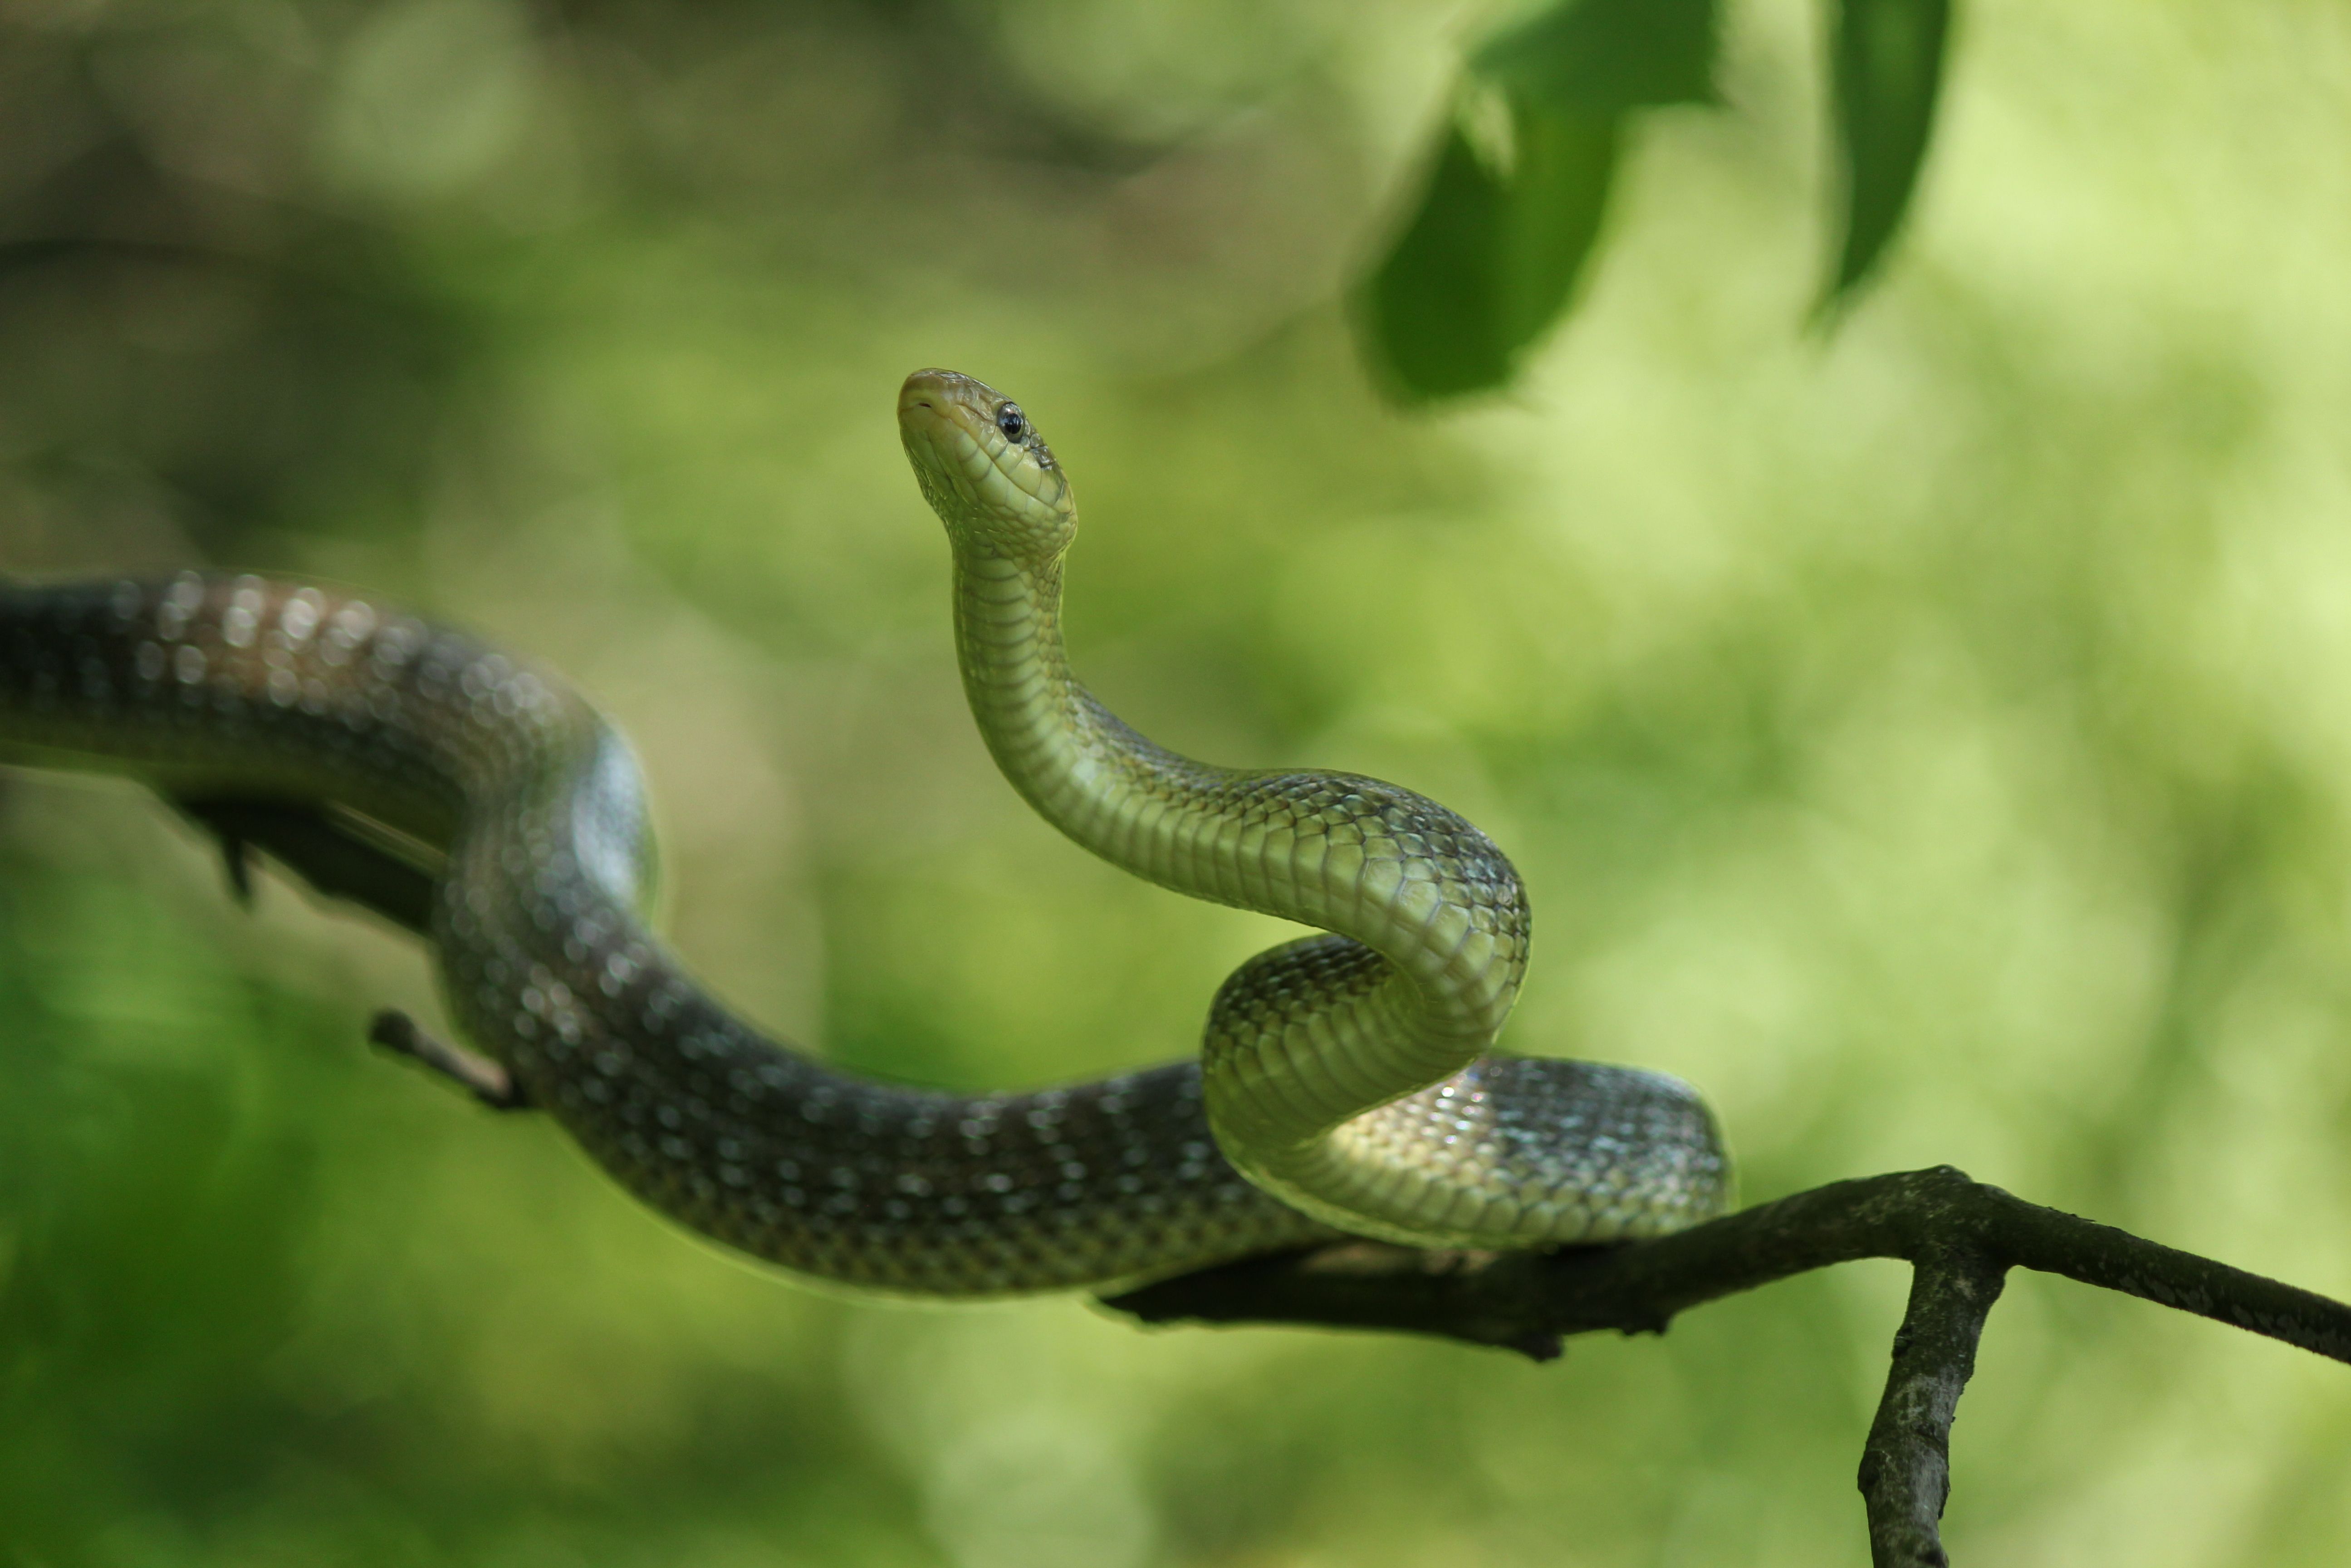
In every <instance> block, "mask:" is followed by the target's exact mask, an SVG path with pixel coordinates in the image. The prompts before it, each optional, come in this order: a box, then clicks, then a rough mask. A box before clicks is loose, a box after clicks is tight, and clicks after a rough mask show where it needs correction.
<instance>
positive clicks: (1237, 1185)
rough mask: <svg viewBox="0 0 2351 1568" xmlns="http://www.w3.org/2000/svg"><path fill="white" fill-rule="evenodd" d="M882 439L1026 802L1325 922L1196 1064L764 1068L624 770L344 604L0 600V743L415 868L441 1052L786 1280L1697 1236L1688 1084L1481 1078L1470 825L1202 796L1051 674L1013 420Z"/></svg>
mask: <svg viewBox="0 0 2351 1568" xmlns="http://www.w3.org/2000/svg"><path fill="white" fill-rule="evenodd" d="M899 423H900V430H901V434H902V435H903V437H904V443H905V446H906V450H907V454H908V456H909V458H910V460H911V461H912V463H913V465H914V473H915V476H916V478H917V480H918V481H919V482H920V485H921V487H922V489H923V492H924V495H925V497H926V498H927V499H928V500H929V501H930V503H931V505H932V507H933V508H934V509H935V511H936V512H937V513H938V514H939V517H940V518H941V520H942V521H943V522H945V524H946V530H947V535H948V538H949V541H950V544H951V546H952V549H953V555H954V560H955V615H956V644H957V650H958V656H959V658H960V661H961V664H962V669H963V674H964V682H965V687H966V691H967V695H968V696H969V698H970V702H971V707H972V712H973V714H974V716H975V717H976V718H977V721H978V724H979V727H980V730H981V732H982V734H983V736H984V737H985V738H986V739H987V745H988V747H989V749H990V750H991V752H992V753H993V754H994V756H995V757H996V758H997V761H998V764H999V765H1000V766H1001V768H1003V770H1004V772H1005V774H1006V776H1007V777H1008V779H1010V780H1011V782H1012V783H1013V785H1014V787H1015V788H1017V789H1019V791H1020V792H1021V794H1022V795H1023V796H1025V797H1026V798H1027V799H1028V800H1029V802H1030V803H1031V804H1032V805H1033V806H1035V807H1036V808H1037V810H1040V812H1041V813H1043V815H1044V816H1045V817H1046V818H1047V819H1048V820H1049V821H1052V822H1053V823H1054V824H1055V826H1057V827H1059V828H1060V829H1061V831H1064V832H1065V833H1067V834H1068V835H1069V836H1070V837H1071V838H1072V839H1074V840H1076V841H1078V842H1079V843H1080V844H1081V845H1083V846H1084V847H1085V848H1087V849H1089V850H1091V851H1092V852H1094V853H1096V854H1098V855H1101V856H1102V857H1104V858H1105V859H1107V860H1109V861H1111V862H1113V863H1115V864H1117V865H1120V866H1122V867H1123V868H1125V869H1126V870H1128V871H1130V872H1133V873H1135V874H1137V875H1139V876H1143V877H1145V878H1147V879H1149V880H1151V881H1153V882H1155V883H1160V884H1162V885H1164V886H1166V887H1169V888H1173V889H1175V890H1176V891H1178V892H1182V893H1186V894H1191V895H1193V896H1196V897H1200V898H1205V899H1210V900H1214V901H1216V902H1219V903H1223V904H1236V905H1239V906H1242V907H1246V908H1251V909H1257V910H1262V911H1265V912H1267V913H1270V914H1273V915H1282V916H1286V917H1288V918H1290V919H1294V920H1298V921H1301V922H1302V923H1305V924H1308V925H1315V926H1319V927H1321V928H1322V931H1323V932H1324V933H1325V934H1324V935H1321V936H1311V937H1307V938H1305V939H1303V940H1301V941H1297V942H1291V943H1288V944H1285V945H1283V946H1280V947H1276V948H1274V949H1272V950H1271V951H1270V952H1268V953H1265V954H1261V955H1259V956H1258V957H1257V958H1255V959H1252V960H1251V961H1250V962H1249V963H1248V964H1246V965H1244V966H1243V967H1241V969H1240V970H1239V971H1238V972H1237V973H1236V974H1234V975H1233V976H1232V977H1230V978H1229V979H1228V980H1227V981H1226V983H1225V985H1224V987H1223V988H1222V990H1221V991H1220V992H1219V993H1218V994H1217V998H1216V1001H1215V1003H1214V1005H1213V1007H1212V1009H1211V1011H1210V1017H1209V1022H1208V1027H1207V1036H1206V1043H1205V1048H1204V1051H1203V1055H1202V1059H1201V1061H1199V1062H1196V1063H1195V1062H1181V1063H1175V1064H1172V1065H1168V1066H1164V1067H1157V1068H1152V1069H1148V1070H1144V1071H1135V1072H1129V1073H1123V1074H1120V1075H1118V1076H1115V1077H1111V1078H1104V1079H1100V1080H1096V1081H1092V1082H1084V1083H1077V1084H1071V1085H1068V1086H1064V1087H1060V1088H1053V1089H1047V1090H1042V1091H1038V1092H1027V1093H1006V1094H987V1095H964V1094H951V1093H945V1092H928V1091H924V1090H920V1089H911V1088H905V1087H902V1086H898V1085H894V1084H888V1083H882V1082H872V1081H868V1080H864V1079H861V1078H858V1077H855V1076H852V1075H850V1074H846V1073H843V1072H841V1071H836V1070H834V1069H832V1068H830V1067H828V1066H826V1065H824V1064H823V1063H821V1062H820V1061H817V1060H815V1059H813V1058H811V1057H810V1056H808V1055H806V1054H804V1053H802V1052H799V1051H795V1050H793V1049H791V1048H789V1047H787V1046H784V1045H781V1044H778V1043H777V1042H775V1041H773V1040H768V1039H767V1038H766V1037H764V1036H763V1035H761V1034H760V1033H759V1032H758V1030H755V1029H753V1028H752V1027H751V1026H749V1025H748V1024H747V1023H745V1022H743V1021H741V1020H740V1019H737V1018H735V1017H734V1016H732V1015H731V1014H730V1013H728V1012H727V1011H726V1009H725V1008H724V1007H723V1006H721V1005H720V1003H719V1002H718V1001H717V1000H716V999H715V998H712V997H711V996H710V995H708V994H707V993H706V992H705V991H704V990H702V989H701V988H699V987H698V986H696V985H695V983H694V981H693V980H691V979H690V978H689V977H687V976H686V974H685V973H684V969H683V968H682V967H680V965H679V964H678V962H677V961H676V960H675V959H674V957H673V956H671V955H670V954H669V953H668V952H667V950H666V949H665V948H664V946H662V945H661V943H660V942H659V941H658V940H657V939H656V938H655V937H654V936H653V934H652V933H651V932H650V930H649V929H648V928H647V926H646V925H645V922H644V918H643V909H642V904H643V899H644V895H645V892H646V887H647V882H648V876H649V866H650V857H651V839H650V830H649V827H648V821H647V816H646V810H645V803H644V798H643V784H642V782H641V777H640V774H639V771H638V768H637V765H636V763H635V760H634V758H632V755H631V753H630V750H629V748H628V746H627V743H626V742H625V741H624V740H623V739H622V737H621V736H620V735H619V734H618V733H617V732H616V731H615V730H614V729H612V727H611V726H610V725H608V724H607V723H606V722H605V721H604V720H603V719H602V718H601V717H600V716H598V715H597V714H596V712H595V711H594V710H593V709H592V708H590V706H588V705H587V703H586V702H585V701H583V700H582V699H581V698H580V696H579V695H576V694H575V693H573V692H572V691H571V690H570V688H569V686H567V685H564V684H563V683H562V682H561V681H560V680H559V678H557V677H556V676H555V675H553V674H551V673H549V672H548V671H546V670H543V669H540V668H538V667H536V666H533V665H532V664H528V663H527V662H525V661H521V660H517V659H514V658H511V657H509V656H507V655H506V654H503V653H498V652H497V651H496V650H494V649H491V648H489V647H486V646H485V645H484V644H482V643H478V642H476V641H475V640H473V639H472V638H470V637H467V636H465V635H464V634H462V633H460V632H453V631H450V630H447V629H444V628H441V627H437V626H434V625H431V624H429V623H427V622H423V621H420V620H417V619H415V618H413V617H411V616H408V615H405V614H402V613H400V612H397V611H394V610H392V609H389V608H387V607H385V606H383V605H381V604H379V603H377V602H375V601H371V600H368V599H364V598H360V597H357V596H353V595H350V594H349V593H344V592H340V591H328V590H326V589H323V588H320V587H318V586H314V585H308V584H304V583H299V582H292V581H285V580H275V579H267V578H261V577H255V576H242V577H232V576H226V575H205V574H199V573H193V572H188V573H183V574H181V575H179V576H177V577H175V578H172V579H170V580H163V581H152V582H141V581H122V582H107V583H95V584H67V585H25V584H10V585H7V586H5V587H0V748H5V754H6V755H7V756H8V757H9V758H12V759H14V760H17V761H20V762H27V763H31V764H34V765H37V766H46V767H67V768H102V769H110V770H114V771H120V772H127V773H129V774H131V776H132V777H134V778H137V779H141V780H143V781H145V782H147V783H149V784H151V785H153V786H154V787H156V788H157V789H162V790H164V791H166V792H169V793H172V794H176V795H180V796H183V797H187V796H193V795H203V794H210V795H214V796H235V797H243V798H249V799H256V800H286V801H298V802H307V803H322V804H331V805H333V806H334V807H336V808H338V809H340V810H346V811H349V812H352V813H357V814H358V815H360V816H361V817H363V818H365V819H369V820H371V821H375V822H378V823H381V824H382V825H384V826H386V827H389V828H391V829H392V830H395V831H397V832H399V833H401V834H404V835H407V836H409V837H410V838H413V839H414V840H416V841H421V842H423V843H424V844H426V845H429V846H432V847H433V848H434V849H437V850H439V851H441V852H443V854H444V860H443V862H442V863H441V866H440V869H439V871H438V873H437V880H436V881H435V883H434V894H433V907H432V915H431V923H430V924H431V930H430V936H431V940H432V942H433V946H434V951H435V955H436V956H437V959H438V962H439V970H440V975H441V978H442V982H443V986H444V993H445V995H446V998H447V1000H448V1004H449V1009H450V1011H451V1014H452V1016H453V1017H454V1019H455V1021H456V1022H457V1024H458V1026H459V1027H460V1028H461V1030H463V1031H464V1033H465V1035H466V1036H467V1037H468V1038H469V1039H470V1040H472V1041H473V1042H474V1043H475V1044H476V1045H477V1046H479V1047H480V1048H481V1049H482V1050H484V1051H487V1052H488V1053H489V1054H490V1055H491V1056H493V1057H495V1058H496V1061H498V1062H500V1063H502V1064H503V1065H504V1066H505V1068H506V1069H507V1071H508V1072H509V1073H510V1074H511V1075H512V1077H513V1079H514V1081H515V1082H516V1083H517V1086H518V1088H519V1089H520V1090H521V1091H522V1092H523V1093H524V1094H525V1095H526V1096H527V1097H528V1101H529V1103H532V1104H534V1105H537V1106H539V1107H542V1108H544V1109H545V1110H547V1111H548V1112H549V1113H552V1114H553V1115H554V1116H555V1117H556V1118H557V1120H558V1121H559V1122H560V1123H561V1124H562V1125H563V1126H564V1127H565V1128H566V1129H567V1130H568V1131H569V1133H570V1134H571V1135H572V1136H573V1137H574V1138H575V1139H577V1140H578V1142H579V1143H580V1145H581V1146H582V1147H583V1148H584V1149H585V1150H586V1151H587V1152H588V1153H589V1154H590V1155H591V1156H592V1157H593V1158H594V1159H595V1160H596V1161H597V1162H598V1163H599V1164H601V1165H602V1166H604V1167H605V1168H606V1169H607V1170H609V1171H610V1172H611V1173H612V1175H613V1176H615V1177H617V1178H618V1179H619V1180H620V1181H621V1182H622V1184H623V1185H624V1186H626V1187H628V1188H629V1189H630V1190H631V1191H632V1192H633V1193H635V1194H636V1195H637V1196H639V1197H642V1198H643V1199H644V1200H645V1201H646V1202H648V1203H651V1204H652V1205H653V1206H654V1207H658V1208H660V1209H662V1210H663V1211H664V1212H666V1213H667V1214H669V1215H671V1216H673V1217H674V1218H677V1219H678V1220H680V1221H682V1222H684V1224H686V1225H689V1226H691V1227H693V1228H695V1229H697V1230H700V1231H702V1232H705V1234H707V1235H709V1236H712V1237H714V1238H716V1239H718V1240H720V1241H723V1242H725V1243H726V1244H727V1245H729V1246H732V1247H735V1248H737V1249H741V1250H743V1251H745V1252H747V1253H750V1254H752V1255H755V1256H757V1257H759V1258H763V1259H766V1260H771V1261H773V1262H775V1263H777V1264H779V1265H781V1266H783V1267H784V1268H786V1269H789V1270H794V1271H797V1272H800V1273H804V1274H808V1275H812V1276H818V1277H821V1278H825V1279H829V1280H832V1281H840V1282H841V1283H845V1284H850V1285H853V1286H858V1287H862V1288H866V1289H870V1290H878V1291H893V1292H900V1293H912V1294H922V1295H934V1296H985V1295H1000V1294H1008V1293H1014V1292H1021V1291H1049V1290H1059V1289H1069V1288H1076V1287H1089V1286H1091V1287H1097V1288H1100V1287H1108V1286H1113V1285H1118V1284H1124V1283H1129V1282H1134V1281H1142V1280H1146V1279H1150V1278H1154V1277H1158V1276H1164V1275H1168V1274H1172V1273H1177V1272H1181V1271H1184V1270H1191V1269H1196V1268H1201V1267H1205V1266H1207V1265H1210V1264H1214V1263H1217V1262H1221V1261H1226V1260H1232V1259H1236V1258H1239V1257H1244V1256H1248V1255H1249V1254H1252V1253H1257V1252H1262V1251H1267V1250H1272V1249H1280V1248H1284V1247H1290V1246H1298V1245H1302V1244H1306V1243H1310V1242H1313V1241H1317V1240H1322V1239H1330V1238H1332V1237H1333V1236H1338V1235H1346V1234H1357V1235H1365V1236H1373V1237H1378V1238H1383V1239H1391V1240H1395V1241H1401V1242H1405V1243H1409V1244H1418V1245H1432V1246H1472V1247H1541V1246H1551V1245H1559V1244H1564V1243H1571V1242H1583V1241H1602V1240H1616V1239H1631V1238H1637V1237H1642V1236H1650V1235H1656V1234H1660V1233H1663V1232H1665V1231H1668V1230H1671V1229H1675V1228H1679V1227H1682V1226H1685V1225H1688V1224H1691V1223H1694V1222H1696V1221H1698V1220H1700V1219H1703V1218H1708V1217H1710V1216H1711V1215H1713V1214H1715V1213H1717V1212H1719V1210H1720V1208H1721V1207H1723V1205H1724V1203H1725V1201H1726V1198H1727V1193H1728V1186H1729V1166H1728V1163H1727V1161H1726V1159H1725V1157H1724V1155H1723V1152H1722V1148H1721V1145H1720V1143H1719V1138H1718V1135H1717V1134H1716V1130H1715V1127H1714V1124H1713V1120H1712V1118H1711V1116H1710V1115H1709V1113H1708V1111H1707V1109H1706V1107H1705V1105H1704V1103H1702V1102H1701V1101H1699V1100H1698V1097H1697V1095H1696V1094H1695V1093H1694V1092H1692V1091H1691V1090H1689V1089H1688V1088H1687V1086H1686V1085H1684V1084H1682V1083H1680V1082H1677V1081H1676V1080H1674V1079H1671V1078H1667V1077H1665V1076H1663V1075H1660V1074H1656V1073H1650V1072H1646V1071H1635V1070H1632V1069H1626V1068H1615V1067H1604V1066H1597V1065H1593V1064H1589V1063H1582V1062H1571V1061H1551V1060H1541V1059H1531V1058H1523V1057H1514V1056H1509V1055H1504V1054H1499V1053H1498V1052H1496V1051H1494V1049H1493V1042H1494V1037H1495V1035H1496V1033H1497V1032H1498V1031H1499V1029H1500V1027H1501V1024H1502V1022H1503V1019H1505V1017H1506V1016H1507V1015H1508V1013H1509V1010H1510V1004H1511V1002H1512V1000H1513V999H1514V998H1515V996H1516V993H1517V988H1518V985H1519V981H1520V976H1521V974H1522V973H1523V970H1524V967H1525V957H1526V947H1527V930H1528V927H1527V916H1526V909H1525V904H1524V899H1523V896H1522V894H1521V892H1520V884H1519V881H1518V877H1517V875H1516V873H1514V872H1513V871H1512V870H1511V868H1510V863H1509V862H1508V861H1507V860H1505V859H1504V858H1503V856H1502V855H1501V853H1500V852H1499V851H1498V850H1496V849H1495V848H1494V846H1493V845H1492V844H1490V843H1489V842H1488V841H1487V840H1486V839H1485V837H1484V836H1483V835H1482V834H1480V833H1479V831H1477V829H1475V828H1474V827H1471V826H1470V825H1469V824H1468V823H1467V822H1465V821H1462V820H1461V819H1459V818H1458V817H1456V816H1455V815H1453V814H1452V813H1451V812H1449V811H1447V810H1445V809H1444V808H1443V807H1441V806H1438V805H1436V804H1435V803H1434V802H1431V801H1428V800H1424V799H1422V798H1420V797H1419V796H1416V795H1414V794H1412V793H1410V792H1409V791H1406V790H1404V789H1398V788H1396V787H1395V786H1394V785H1390V784H1385V783H1382V782H1380V781H1379V780H1376V779H1364V778H1359V777H1356V776H1353V775H1348V774H1339V773H1327V772H1311V771H1297V772H1249V771H1240V770H1234V769H1228V768H1214V767H1208V766H1206V765H1204V764H1200V763H1197V762H1194V761H1191V760H1189V759H1186V758H1182V757H1179V756H1176V755H1175V754H1174V753H1172V752H1169V751H1166V750H1165V749H1163V748H1161V747H1156V746H1155V745H1153V744H1152V743H1151V742H1149V741H1147V740H1145V739H1144V738H1143V737H1141V736H1139V735H1137V734H1135V733H1134V731H1133V730H1131V729H1129V728H1128V727H1126V726H1125V725H1123V724H1122V723H1121V722H1120V721H1119V720H1118V719H1117V718H1116V717H1114V716H1113V715H1111V714H1110V713H1109V711H1108V710H1107V709H1105V708H1104V707H1103V706H1102V705H1101V704H1100V703H1099V702H1098V701H1097V700H1095V698H1094V697H1093V696H1092V695H1091V694H1090V693H1089V692H1087V691H1086V689H1085V688H1084V687H1083V686H1082V685H1080V684H1078V682H1077V681H1076V680H1075V679H1074V678H1073V677H1072V676H1071V673H1070V670H1069V665H1068V662H1067V660H1066V658H1065V656H1064V654H1063V651H1062V645H1061V632H1060V603H1061V559H1062V555H1063V552H1064V551H1065V550H1066V549H1067V548H1068V546H1069V544H1070V541H1071V538H1072V536H1073V535H1074V532H1075V528H1076V513H1075V510H1074V507H1073V506H1072V504H1071V499H1070V490H1069V486H1068V483H1067V481H1066V478H1065V476H1063V474H1062V472H1061V468H1060V466H1059V465H1058V464H1057V462H1056V461H1055V459H1054V458H1053V456H1052V455H1051V453H1050V450H1049V449H1048V448H1047V447H1046V445H1045V444H1044V443H1043V441H1042V440H1041V439H1040V438H1039V436H1038V435H1037V434H1036V431H1035V429H1034V426H1033V425H1032V424H1031V423H1030V422H1029V419H1028V417H1027V415H1026V414H1025V413H1022V411H1020V410H1019V408H1018V407H1017V406H1015V405H1014V404H1012V403H1011V402H1008V400H1006V399H1005V398H1003V397H1002V396H1000V395H999V394H998V393H997V392H993V391H991V390H990V389H988V388H987V387H986V386H985V385H983V384H981V383H980V382H976V381H973V380H971V379H970V378H967V377H964V376H960V375H956V374H954V373H952V372H948V371H918V372H916V373H915V374H914V376H912V377H910V378H909V379H908V380H907V382H906V383H905V386H904V389H903V390H902V392H901V393H900V398H899Z"/></svg>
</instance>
